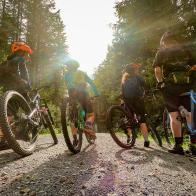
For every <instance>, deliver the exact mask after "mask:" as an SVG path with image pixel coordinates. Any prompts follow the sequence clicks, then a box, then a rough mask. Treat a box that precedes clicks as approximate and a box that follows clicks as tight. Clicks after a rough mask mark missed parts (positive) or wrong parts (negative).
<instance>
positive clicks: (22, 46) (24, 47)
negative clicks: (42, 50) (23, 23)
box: [11, 42, 33, 54]
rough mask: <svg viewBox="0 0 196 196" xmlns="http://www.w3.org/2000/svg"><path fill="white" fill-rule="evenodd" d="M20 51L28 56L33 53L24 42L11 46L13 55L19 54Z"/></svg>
mask: <svg viewBox="0 0 196 196" xmlns="http://www.w3.org/2000/svg"><path fill="white" fill-rule="evenodd" d="M19 50H21V51H24V52H27V53H28V54H32V53H33V50H32V49H31V48H30V47H29V46H28V45H27V44H25V43H24V42H14V43H13V44H12V45H11V51H12V53H14V52H17V51H19Z"/></svg>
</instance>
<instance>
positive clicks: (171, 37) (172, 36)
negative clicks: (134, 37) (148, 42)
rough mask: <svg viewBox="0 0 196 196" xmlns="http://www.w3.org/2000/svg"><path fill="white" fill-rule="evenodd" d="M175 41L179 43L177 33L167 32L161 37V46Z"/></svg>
mask: <svg viewBox="0 0 196 196" xmlns="http://www.w3.org/2000/svg"><path fill="white" fill-rule="evenodd" d="M173 41H176V42H178V41H179V39H178V36H177V35H176V33H174V32H173V31H166V32H165V33H164V34H163V35H162V37H161V40H160V46H163V45H165V44H167V43H171V42H173Z"/></svg>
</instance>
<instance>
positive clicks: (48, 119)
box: [44, 114, 58, 144]
mask: <svg viewBox="0 0 196 196" xmlns="http://www.w3.org/2000/svg"><path fill="white" fill-rule="evenodd" d="M44 119H45V121H46V126H47V128H48V129H49V131H50V134H51V136H52V139H53V141H54V144H58V139H57V136H56V133H55V130H54V127H53V125H52V122H51V120H50V116H49V115H48V114H44Z"/></svg>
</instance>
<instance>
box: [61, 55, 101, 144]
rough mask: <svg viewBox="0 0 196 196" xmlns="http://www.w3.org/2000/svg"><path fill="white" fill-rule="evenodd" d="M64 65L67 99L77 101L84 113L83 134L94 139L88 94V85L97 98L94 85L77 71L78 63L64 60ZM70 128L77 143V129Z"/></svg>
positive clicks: (91, 109) (84, 74) (72, 60)
mask: <svg viewBox="0 0 196 196" xmlns="http://www.w3.org/2000/svg"><path fill="white" fill-rule="evenodd" d="M64 65H65V67H66V70H65V72H64V79H65V81H66V84H67V89H68V93H69V97H70V98H71V99H72V100H74V99H75V100H78V101H79V102H80V104H81V105H82V107H83V108H84V110H85V112H86V119H85V129H84V131H85V133H87V134H89V135H90V136H91V138H93V139H96V135H95V132H94V130H93V124H94V119H95V114H94V111H93V107H92V103H91V100H90V96H89V93H88V84H89V85H90V87H91V89H92V91H93V94H94V95H95V96H98V95H99V93H98V91H97V89H96V86H95V85H94V83H93V81H92V80H91V79H90V78H89V77H88V76H87V74H86V73H84V72H82V71H80V70H78V68H79V66H80V65H79V63H78V62H77V61H76V60H74V59H71V58H69V57H68V58H66V60H65V62H64ZM71 128H72V134H73V138H74V140H76V141H77V135H76V134H77V128H76V127H71Z"/></svg>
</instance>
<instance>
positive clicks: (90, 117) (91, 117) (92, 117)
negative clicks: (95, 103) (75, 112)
mask: <svg viewBox="0 0 196 196" xmlns="http://www.w3.org/2000/svg"><path fill="white" fill-rule="evenodd" d="M94 120H95V114H94V112H92V113H87V114H86V123H89V124H91V126H92V125H93V123H94ZM89 127H90V126H89ZM84 131H85V132H86V133H88V134H90V135H91V136H95V132H94V130H93V129H92V128H85V130H84Z"/></svg>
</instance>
